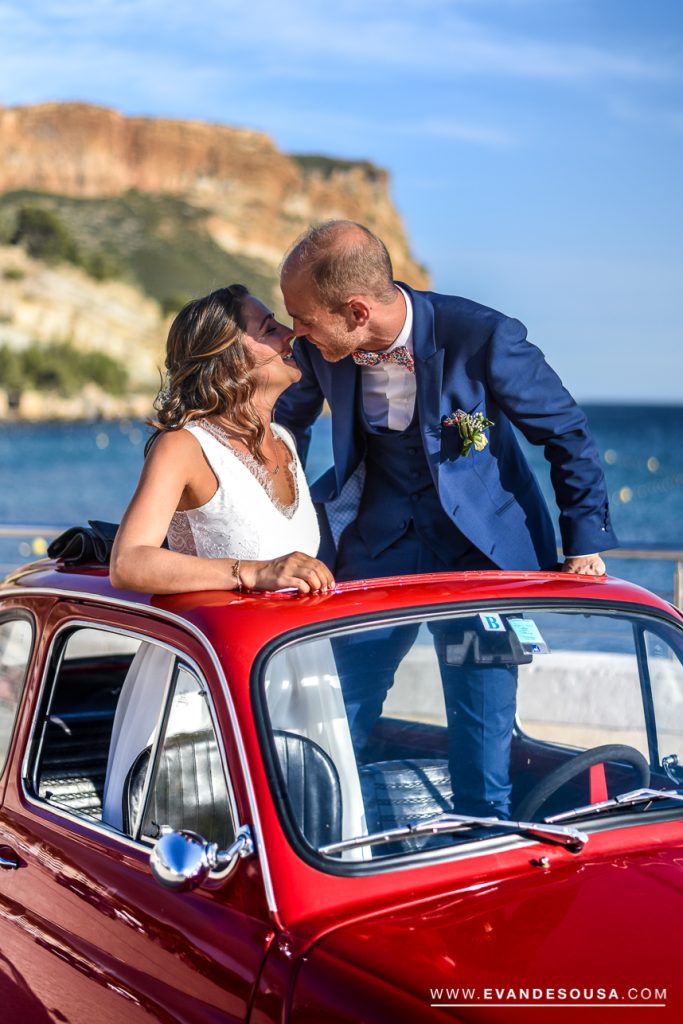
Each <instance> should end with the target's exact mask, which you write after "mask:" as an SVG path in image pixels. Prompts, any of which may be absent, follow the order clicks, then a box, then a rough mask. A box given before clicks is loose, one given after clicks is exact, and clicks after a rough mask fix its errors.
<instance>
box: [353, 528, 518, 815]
mask: <svg viewBox="0 0 683 1024" xmlns="http://www.w3.org/2000/svg"><path fill="white" fill-rule="evenodd" d="M493 568H496V566H494V565H493V563H492V562H490V561H489V559H487V558H486V556H485V555H483V554H482V553H481V552H480V551H478V550H477V549H476V548H474V547H472V546H471V545H470V546H469V548H468V549H467V550H465V551H464V552H460V553H459V554H458V557H457V561H456V563H455V564H448V563H447V562H446V561H445V560H443V559H441V558H440V557H439V556H438V555H436V554H435V553H434V552H433V551H432V550H431V549H430V548H429V547H428V546H426V545H425V544H424V543H423V542H422V541H421V539H420V537H419V535H418V534H417V531H416V530H415V528H414V526H412V525H411V526H410V527H409V528H408V530H407V532H406V533H405V534H404V535H403V536H402V537H401V538H399V540H398V541H396V542H395V543H394V544H392V545H391V546H390V547H389V548H387V549H386V550H385V551H383V552H381V553H380V554H379V555H377V556H376V557H375V558H371V557H370V555H369V553H368V550H367V547H366V546H365V544H364V542H363V540H362V538H361V536H360V535H359V533H358V530H357V528H356V525H355V524H354V523H352V524H351V525H350V526H349V527H348V528H347V530H346V531H345V532H344V534H343V536H342V538H341V543H340V547H339V557H338V560H337V569H336V573H335V576H336V579H338V580H339V581H340V582H341V581H343V580H350V579H359V578H363V577H370V576H376V577H382V576H395V575H398V574H402V573H405V574H413V573H421V572H446V571H452V570H456V569H457V570H460V571H464V570H467V569H470V570H475V569H493ZM429 628H430V631H431V633H432V635H433V637H434V645H435V650H436V654H437V658H438V662H439V670H440V674H441V682H442V686H443V693H444V702H445V706H446V716H447V724H448V760H449V768H450V774H451V781H452V785H453V792H454V797H453V809H454V811H455V812H456V813H458V814H472V815H478V816H496V817H501V818H507V817H508V816H509V812H510V793H511V785H510V770H509V769H510V744H511V739H512V729H513V725H514V719H515V710H516V692H517V670H516V668H515V667H514V666H510V667H507V666H481V665H462V666H454V665H448V664H446V659H445V657H444V656H443V648H444V645H443V643H442V642H441V641H442V638H443V634H444V631H447V630H448V624H447V623H445V622H444V623H440V622H434V623H432V624H431V625H430V627H429ZM417 632H418V626H417V625H408V626H387V627H386V628H385V629H374V630H372V631H365V632H364V631H358V632H357V633H355V634H353V635H350V636H347V637H339V638H337V639H336V640H334V641H333V645H334V652H335V659H336V662H337V669H338V672H339V678H340V682H341V687H342V693H343V696H344V702H345V705H346V711H347V715H348V718H349V726H350V729H351V738H352V741H353V744H354V748H355V750H356V754H357V756H358V757H359V759H362V758H363V750H364V748H365V747H366V745H367V743H368V739H369V737H370V733H371V732H372V729H373V727H374V725H375V723H376V722H377V720H378V719H379V717H380V715H381V713H382V705H383V704H384V700H385V698H386V696H387V693H388V692H389V689H390V688H391V687H392V686H393V683H394V675H395V672H396V669H397V668H398V666H399V664H400V663H401V661H402V660H403V658H404V657H405V655H406V654H407V652H408V651H409V650H410V648H411V647H412V645H413V644H414V642H415V638H416V636H417Z"/></svg>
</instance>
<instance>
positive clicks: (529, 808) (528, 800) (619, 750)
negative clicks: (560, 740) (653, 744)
mask: <svg viewBox="0 0 683 1024" xmlns="http://www.w3.org/2000/svg"><path fill="white" fill-rule="evenodd" d="M605 761H626V762H627V763H628V764H630V765H631V766H632V767H633V768H635V770H636V771H637V773H638V785H637V787H635V788H638V789H640V788H646V787H647V786H649V785H650V766H649V764H648V763H647V761H646V759H645V758H644V757H643V755H642V754H641V753H640V751H639V750H636V748H635V747H627V746H625V744H623V743H605V744H604V745H603V746H601V747H591V748H590V750H584V751H583V752H582V753H581V754H576V756H575V757H572V758H571V759H570V760H569V761H565V763H564V764H561V765H560V766H559V767H558V768H555V770H554V771H552V772H551V773H550V775H546V777H545V778H544V779H541V781H540V782H539V783H537V785H535V786H534V788H533V789H532V790H531V791H530V792H529V793H527V795H526V796H525V797H524V799H523V800H522V801H521V803H520V805H519V807H518V808H517V810H516V816H517V818H519V820H520V821H533V820H534V818H533V816H534V814H535V813H536V811H537V810H538V809H539V807H542V806H543V804H544V803H545V802H546V800H548V799H549V797H551V796H552V795H553V793H556V792H557V790H558V789H560V788H561V787H562V786H564V785H565V783H567V782H570V781H571V780H572V779H573V778H575V777H576V776H577V775H580V774H581V772H585V771H586V769H588V768H592V767H593V766H594V765H596V764H603V763H604V762H605Z"/></svg>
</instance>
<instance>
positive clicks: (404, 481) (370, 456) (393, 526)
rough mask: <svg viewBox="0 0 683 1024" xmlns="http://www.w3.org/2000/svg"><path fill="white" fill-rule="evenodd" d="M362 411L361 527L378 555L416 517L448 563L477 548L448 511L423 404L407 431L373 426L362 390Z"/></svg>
mask: <svg viewBox="0 0 683 1024" xmlns="http://www.w3.org/2000/svg"><path fill="white" fill-rule="evenodd" d="M357 415H358V417H359V419H360V422H361V424H362V426H363V430H364V433H365V442H366V451H365V463H366V476H365V487H364V490H363V495H362V498H361V501H360V507H359V510H358V519H357V523H356V525H357V529H358V532H359V533H360V535H361V537H362V538H363V540H364V542H365V544H366V545H367V547H368V550H369V551H370V554H371V555H372V556H373V558H374V557H376V556H377V555H378V554H380V553H381V552H382V551H384V550H385V549H386V548H388V547H389V545H390V544H393V543H395V541H397V540H398V539H399V537H402V536H403V534H404V533H405V532H406V530H408V528H409V526H410V524H411V521H412V522H413V523H414V525H415V529H416V531H417V534H418V536H419V538H420V540H421V542H422V543H423V544H426V545H427V547H429V548H430V550H431V551H433V552H434V554H435V555H437V557H438V558H439V559H440V560H441V561H443V562H444V563H445V564H446V565H448V566H450V565H453V566H454V567H455V565H456V563H457V561H458V558H459V557H460V556H461V555H462V554H463V553H464V552H465V551H469V550H471V548H472V545H471V543H470V541H469V540H468V539H467V538H466V537H465V536H464V535H463V534H462V533H461V532H460V530H459V529H458V528H457V526H456V525H455V524H454V523H453V522H452V520H451V519H449V517H448V516H447V515H446V513H445V512H444V510H443V508H442V506H441V502H440V501H439V495H438V493H437V490H436V487H435V486H434V481H433V479H432V474H431V472H430V470H429V465H428V463H427V458H426V456H425V451H424V448H423V445H422V437H421V434H420V425H419V421H418V414H417V403H415V412H414V413H413V418H412V421H411V423H410V425H409V426H408V427H407V428H406V429H405V430H389V429H387V428H382V427H372V426H370V424H369V423H368V420H367V417H366V415H365V410H364V408H363V400H362V388H359V389H358V407H357Z"/></svg>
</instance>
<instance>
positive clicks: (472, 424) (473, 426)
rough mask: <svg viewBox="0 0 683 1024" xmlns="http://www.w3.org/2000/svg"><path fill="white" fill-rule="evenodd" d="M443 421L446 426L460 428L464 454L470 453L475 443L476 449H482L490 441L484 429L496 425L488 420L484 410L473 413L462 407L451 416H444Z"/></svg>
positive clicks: (478, 450)
mask: <svg viewBox="0 0 683 1024" xmlns="http://www.w3.org/2000/svg"><path fill="white" fill-rule="evenodd" d="M441 422H442V423H443V425H444V427H457V428H458V432H459V434H460V439H461V440H462V454H463V455H469V453H470V451H471V450H472V446H473V445H474V450H475V451H477V452H480V451H482V450H483V449H484V448H485V447H486V445H487V444H488V443H489V439H488V437H487V436H486V434H485V433H484V431H485V430H488V429H489V427H493V426H495V424H494V422H493V420H487V419H486V416H484V414H483V412H475V413H474V415H472V413H469V412H463V410H462V409H456V410H455V412H452V413H451V414H450V416H444V418H443V420H442V421H441Z"/></svg>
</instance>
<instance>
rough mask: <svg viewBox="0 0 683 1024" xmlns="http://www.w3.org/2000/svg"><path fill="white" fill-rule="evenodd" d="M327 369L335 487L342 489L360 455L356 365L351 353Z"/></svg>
mask: <svg viewBox="0 0 683 1024" xmlns="http://www.w3.org/2000/svg"><path fill="white" fill-rule="evenodd" d="M328 366H329V364H328ZM330 369H331V371H332V372H331V375H330V376H331V382H330V391H329V404H330V409H331V410H332V452H333V455H334V469H335V476H336V479H337V487H338V489H339V490H341V488H342V487H343V485H344V484H345V483H346V481H347V480H348V478H349V477H350V476H351V474H352V473H353V471H354V470H355V469H356V467H357V465H358V463H359V462H360V459H361V457H362V451H361V445H360V443H359V439H358V431H357V424H356V389H357V387H358V376H359V375H358V368H357V366H356V364H355V363H354V361H353V359H351V357H350V356H349V357H348V358H347V359H342V360H341V361H340V362H338V363H336V364H334V365H333V366H331V367H330Z"/></svg>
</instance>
